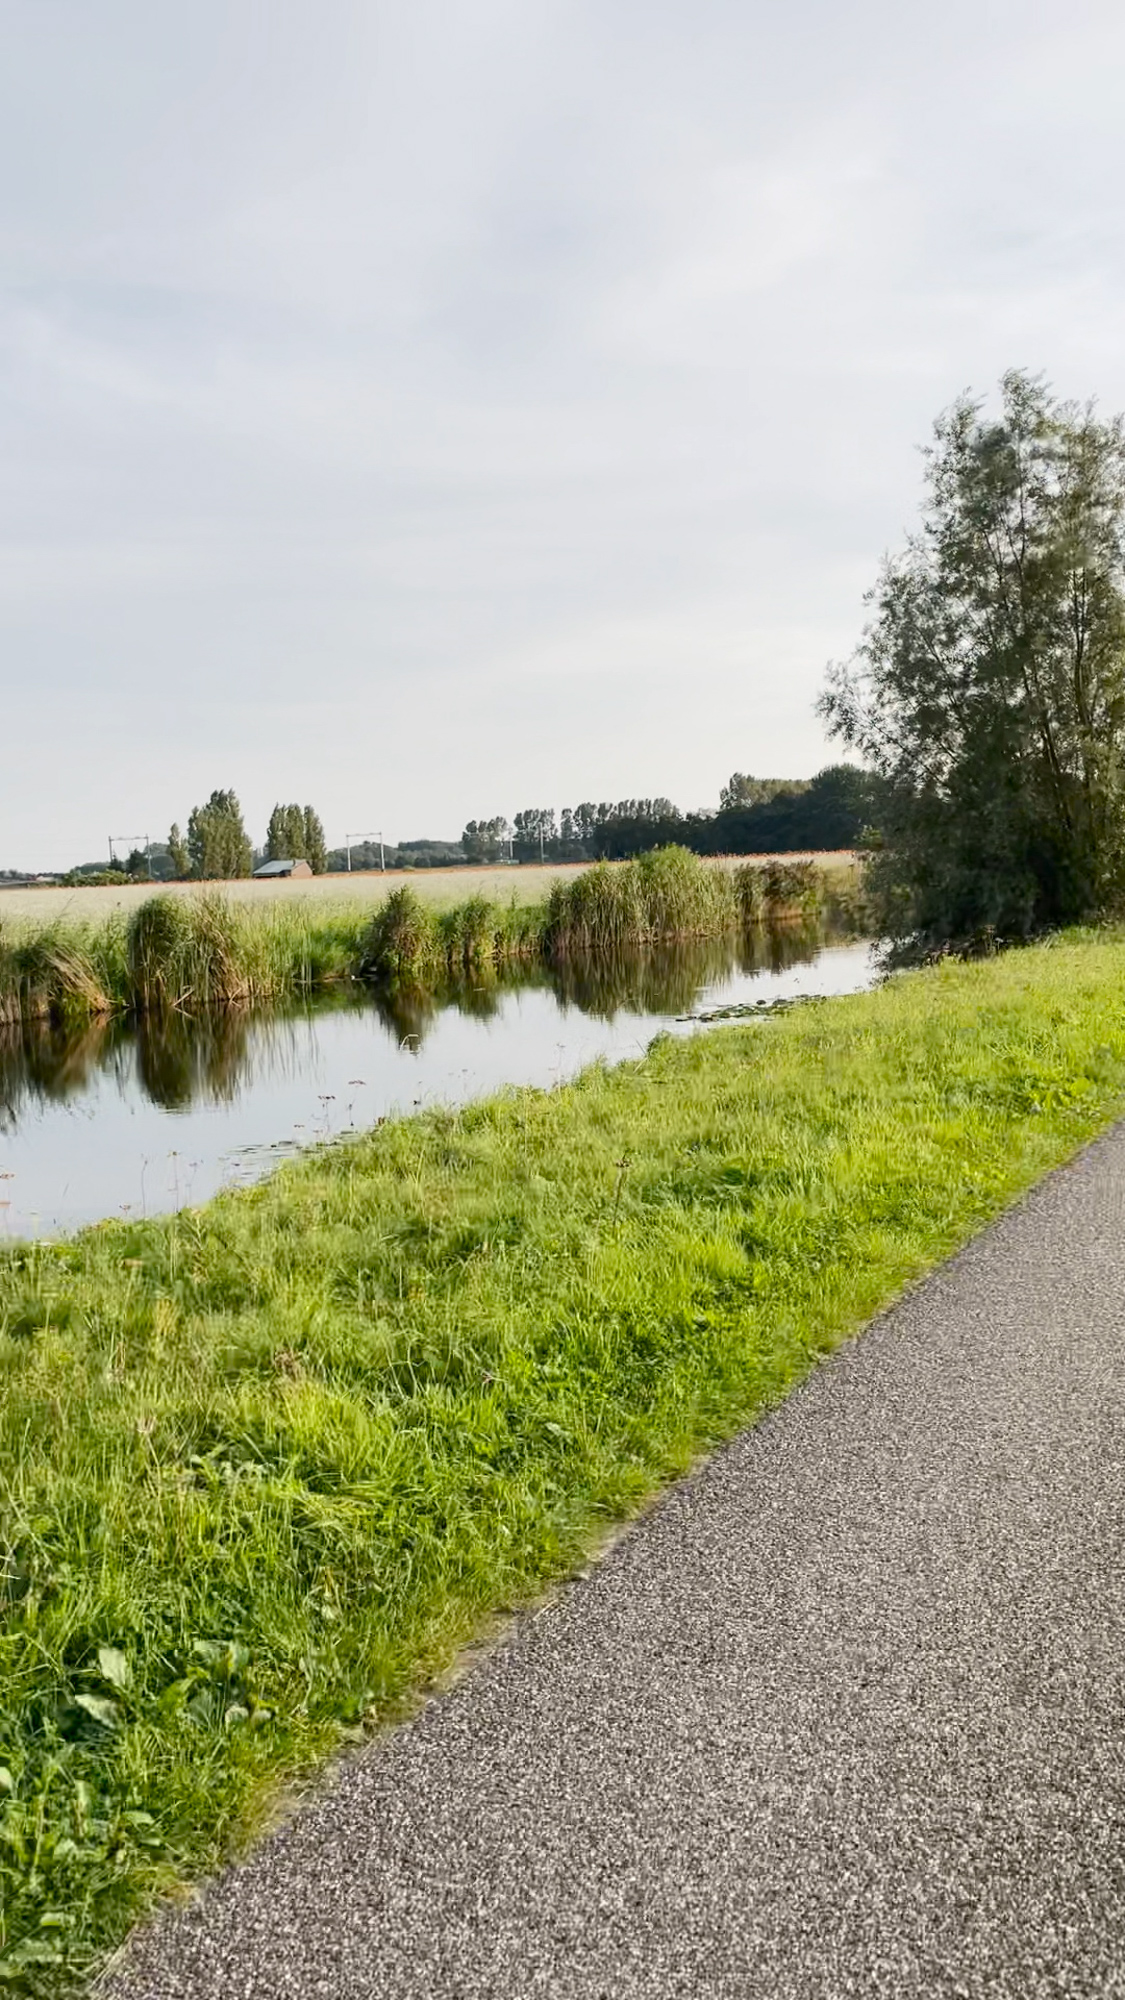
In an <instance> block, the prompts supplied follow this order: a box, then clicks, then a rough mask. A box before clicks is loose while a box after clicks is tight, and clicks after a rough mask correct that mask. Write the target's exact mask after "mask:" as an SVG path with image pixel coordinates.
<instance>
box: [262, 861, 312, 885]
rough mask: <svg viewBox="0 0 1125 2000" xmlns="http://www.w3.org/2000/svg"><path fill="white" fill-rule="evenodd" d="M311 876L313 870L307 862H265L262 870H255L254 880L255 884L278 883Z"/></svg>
mask: <svg viewBox="0 0 1125 2000" xmlns="http://www.w3.org/2000/svg"><path fill="white" fill-rule="evenodd" d="M311 874H312V869H311V868H310V867H309V864H308V862H307V861H264V862H263V863H262V866H261V867H260V868H255V870H254V880H255V882H261V881H270V882H278V881H281V880H283V879H284V880H286V881H288V880H290V879H292V878H293V877H294V876H298V877H302V878H303V877H304V876H306V875H311Z"/></svg>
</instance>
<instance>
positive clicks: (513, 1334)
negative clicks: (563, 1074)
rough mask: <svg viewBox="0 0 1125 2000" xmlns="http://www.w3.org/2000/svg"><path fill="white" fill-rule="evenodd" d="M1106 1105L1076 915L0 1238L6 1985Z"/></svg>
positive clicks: (52, 1959)
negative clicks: (860, 988)
mask: <svg viewBox="0 0 1125 2000" xmlns="http://www.w3.org/2000/svg"><path fill="white" fill-rule="evenodd" d="M1123 1106H1125V942H1122V941H1121V940H1119V939H1104V938H1103V939H1096V938H1085V939H1081V938H1080V939H1073V940H1063V941H1057V942H1056V943H1054V944H1053V945H1051V946H1041V947H1036V948H1034V949H1031V950H1028V951H1023V952H1019V953H1012V954H1009V955H1007V956H1005V957H1001V958H998V959H993V960H990V961H987V962H981V963H976V964H972V965H945V966H941V967H937V968H933V969H931V970H928V971H924V972H917V973H911V974H908V975H905V976H903V977H901V978H899V979H896V980H895V981H893V982H892V983H891V984H890V985H888V986H886V987H884V988H882V989H881V990H879V991H877V992H875V993H870V994H865V995H860V996H856V997H853V998H849V999H844V1000H836V1001H828V1002H812V1003H810V1004H809V1005H808V1006H806V1007H804V1008H803V1009H801V1010H799V1011H797V1012H794V1013H789V1014H784V1015H781V1016H775V1017H773V1018H772V1019H765V1020H760V1021H757V1022H755V1023H752V1024H749V1025H746V1026H740V1027H737V1028H728V1029H719V1030H716V1031H714V1032H711V1033H708V1034H703V1035H699V1036H697V1037H695V1038H694V1039H692V1040H688V1041H673V1040H671V1039H670V1038H666V1037H665V1038H662V1039H660V1040H659V1041H657V1042H656V1043H654V1044H653V1046H652V1047H651V1048H650V1049H649V1051H648V1053H647V1054H646V1055H645V1056H644V1057H643V1058H642V1059H641V1060H639V1061H636V1062H632V1063H628V1064H626V1065H623V1066H622V1067H621V1068H619V1069H616V1070H610V1071H607V1070H605V1069H602V1068H595V1069H593V1070H591V1071H589V1072H588V1073H587V1074H586V1075H585V1076H583V1077H582V1078H580V1079H579V1080H578V1081H577V1082H575V1083H573V1084H570V1085H567V1086H564V1087H562V1088H560V1089H558V1090H555V1091H551V1092H538V1091H521V1092H518V1093H508V1094H506V1095H505V1096H503V1097H501V1098H497V1099H494V1100H492V1101H491V1102H488V1103H484V1104H480V1105H477V1106H475V1107H473V1108H471V1109H468V1110H465V1111H463V1112H461V1113H460V1114H457V1115H452V1114H448V1113H432V1114H427V1115H426V1116H424V1117H421V1118H418V1119H413V1120H404V1121H400V1122H397V1123H390V1124H386V1125H383V1126H381V1127H380V1128H378V1129H377V1130H375V1131H373V1132H371V1133H369V1134H366V1135H364V1136H362V1137H360V1138H357V1139H354V1140H350V1141H346V1142H342V1143H340V1144H338V1145H336V1146H333V1147H330V1148H326V1149H322V1150H321V1151H319V1152H316V1153H313V1154H311V1155H309V1156H307V1157H306V1158H304V1159H303V1160H301V1161H298V1162H295V1163H293V1164H292V1165H289V1166H286V1167H285V1168H283V1169H282V1170H281V1171H280V1172H279V1173H278V1174H277V1175H275V1177H274V1178H273V1179H272V1180H270V1181H268V1182H266V1183H264V1184H263V1185H260V1186H258V1187H255V1188H253V1189H251V1190H247V1191H245V1192H243V1193H240V1194H231V1195H226V1196H223V1197H222V1198H220V1199H219V1200H217V1201H215V1202H212V1203H211V1204H209V1205H208V1206H207V1207H205V1208H203V1209H200V1210H198V1211H194V1212H187V1213H182V1214H180V1215H178V1216H173V1217H166V1218H163V1219H160V1220H154V1221H151V1222H147V1223H142V1222H139V1221H134V1222H116V1221H115V1222H108V1223H105V1224H102V1225H100V1226H98V1227H97V1228H94V1229H90V1230H87V1231H85V1232H84V1233H83V1234H81V1235H80V1236H78V1237H76V1238H75V1239H74V1240H72V1241H67V1242H62V1243H57V1244H38V1245H33V1246H22V1247H21V1246H16V1247H14V1248H10V1249H8V1250H5V1251H3V1252H0V1384H2V1393H0V1679H2V1685H3V1688H4V1691H5V1692H4V1701H3V1704H2V1705H0V1889H2V1891H3V1917H2V1919H0V1977H2V1978H3V1979H4V1980H6V1981H7V1982H8V1990H10V1991H13V1992H16V1993H19V1992H24V1993H34V1994H35V1995H36V1996H38V2000H46V1996H49V1995H53V1994H56V1993H62V1992H64V1991H68V1990H71V1989H72V1988H73V1987H74V1986H75V1985H76V1984H77V1983H78V1982H79V1981H80V1980H81V1978H82V1977H83V1976H84V1974H85V1973H86V1971H88V1969H89V1968H90V1966H91V1965H92V1964H93V1963H94V1962H95V1961H96V1959H97V1957H98V1956H99V1954H100V1953H101V1952H103V1951H104V1950H105V1949H106V1948H108V1947H109V1946H110V1945H112V1944H113V1943H114V1942H116V1940H117V1939H118V1938H119V1937H120V1935H121V1933H122V1930H123V1928H124V1927H125V1926H126V1925H127V1924H128V1922H130V1921H131V1920H132V1919H133V1918H134V1917H135V1916H136V1915H137V1913H138V1912H139V1911H141V1910H142V1909H143V1908H144V1907H145V1906H146V1904H147V1902H148V1901H149V1900H150V1898H151V1897H152V1895H153V1893H154V1892H155V1891H156V1890H157V1889H159V1888H160V1887H161V1886H162V1885H165V1884H167V1883H168V1882H169V1881H170V1880H171V1879H172V1877H174V1876H177V1875H180V1876H182V1875H184V1874H189V1873H192V1872H195V1871H198V1870H200V1869H204V1868H209V1867H212V1866H213V1865H215V1864H216V1863H217V1862H218V1860H219V1859H220V1858H221V1856H222V1855H223V1853H224V1852H226V1851H227V1850H228V1848H229V1845H230V1842H231V1840H232V1838H233V1837H234V1836H235V1835H236V1833H238V1832H240V1831H242V1832H244V1831H245V1830H246V1828H247V1827H248V1826H250V1825H252V1824H253V1823H254V1821H255V1818H256V1815H258V1813H259V1812H260V1811H261V1810H262V1807H263V1801H267V1800H268V1798H269V1797H270V1795H271V1789H272V1788H273V1787H276V1785H277V1784H278V1783H279V1782H280V1781H282V1780H284V1779H285V1778H287V1777H288V1776H290V1775H292V1774H294V1773H296V1772H298V1771H300V1770H302V1769H307V1768H308V1767H309V1766H310V1765H311V1764H313V1763H315V1762H316V1761H317V1760H318V1759H320V1758H322V1757H323V1756H324V1755H325V1754H326V1753H327V1752H328V1751H330V1750H331V1748H332V1747H333V1746H334V1745H336V1744H338V1743H339V1742H340V1740H341V1734H342V1733H343V1732H348V1731H351V1732H353V1733H355V1732H357V1731H362V1730H364V1729H368V1728H370V1727H372V1726H373V1725H375V1724H377V1723H378V1722H379V1721H381V1720H382V1719H384V1718H386V1717H387V1716H389V1715H392V1714H394V1713H395V1712H396V1710H397V1708H398V1707H399V1705H400V1704H401V1703H402V1702H403V1700H404V1699H406V1698H407V1697H408V1696H409V1694H410V1691H411V1690H412V1689H417V1688H418V1687H420V1686H422V1685H424V1683H425V1681H426V1678H427V1676H428V1675H429V1674H431V1673H432V1672H433V1671H435V1670H436V1669H437V1668H439V1667H440V1666H441V1665H442V1664H443V1663H445V1662H447V1661H448V1660H449V1659H450V1658H451V1656H452V1655H453V1654H454V1653H455V1651H456V1649H457V1647H458V1646H459V1645H460V1644H461V1643H462V1642H463V1641H464V1640H465V1639H466V1638H468V1637H469V1636H470V1635H471V1634H472V1633H473V1632H474V1631H477V1630H479V1629H480V1628H481V1626H482V1623H484V1622H485V1621H486V1620H487V1618H488V1617H489V1615H490V1613H493V1612H495V1610H496V1609H497V1608H498V1607H500V1606H504V1605H510V1604H512V1603H513V1602H516V1601H519V1600H520V1599H521V1598H522V1597H525V1596H526V1595H527V1594H528V1593H530V1592H533V1591H534V1590H536V1589H537V1588H538V1587H540V1586H541V1585H542V1583H543V1582H544V1580H546V1579H548V1578H550V1577H553V1576H558V1575H559V1574H561V1573H562V1572H564V1571H566V1570H567V1569H568V1568H569V1567H570V1566H571V1565H573V1564H574V1563H575V1562H577V1561H579V1560H580V1559H581V1556H582V1554H583V1552H584V1551H585V1550H587V1549H588V1548H589V1546H590V1545H591V1543H592V1542H594V1541H596V1539H597V1537H598V1536H599V1534H600V1533H601V1532H602V1531H603V1530H604V1527H605V1524H606V1523H607V1522H608V1521H611V1520H613V1519H615V1518H618V1517H621V1516H624V1515H627V1514H628V1513H629V1512H630V1511H631V1510H632V1509H634V1508H635V1507H636V1506H637V1505H638V1504H639V1503H640V1502H641V1500H642V1499H643V1498H644V1496H645V1495H647V1494H649V1493H651V1492H652V1491H653V1490H654V1489H655V1488H657V1487H659V1485H660V1484H661V1483H662V1482H664V1481H666V1480H667V1479H669V1478H671V1477H673V1476H674V1475H675V1474H676V1473H678V1472H680V1471H682V1470H683V1469H684V1467H685V1466H687V1465H688V1464H689V1463H690V1462H691V1460H692V1457H693V1455H694V1454H696V1453H697V1452H699V1451H700V1450H701V1449H703V1448H705V1447H706V1446H708V1445H709V1444H711V1443H712V1442H713V1441H715V1440H716V1439H718V1438H720V1437H723V1436H726V1435H728V1434H729V1433H730V1432H731V1431H732V1430H733V1429H735V1428H736V1427H737V1426H738V1425H740V1424H743V1423H745V1422H747V1421H749V1420H750V1419H752V1418H753V1417H754V1416H755V1414H756V1413H757V1412H759V1411H760V1410H762V1409H763V1408H764V1407H765V1406H767V1405H769V1404H770V1403H771V1402H773V1401H775V1400H776V1399H777V1398H778V1397H780V1396H781V1395H783V1394H784V1393H785V1392H786V1390H787V1389H788V1388H789V1387H790V1386H791V1385H792V1384H793V1383H794V1382H796V1381H797V1380H798V1379H799V1378H800V1376H801V1375H802V1374H803V1373H804V1372H805V1371H806V1370H807V1368H808V1367H809V1366H810V1365H811V1362H812V1360H813V1359H814V1358H815V1357H816V1356H817V1355H819V1354H821V1353H823V1352H824V1351H825V1350H827V1349H829V1348H831V1347H832V1346H833V1345H834V1344H835V1343H836V1342H838V1341H839V1340H840V1339H841V1338H843V1337H844V1336H846V1335H847V1334H848V1332H849V1331H850V1330H851V1329H853V1328H854V1327H855V1326H856V1325H857V1324H858V1323H860V1322H861V1321H862V1320H863V1319H865V1318H866V1317H867V1316H868V1315H869V1314H871V1313H872V1312H873V1311H875V1310H876V1309H877V1308H878V1307H879V1306H880V1305H882V1304H883V1303H884V1302H885V1301H886V1300H887V1299H888V1298H889V1297H891V1296H892V1295H893V1294H894V1293H895V1292H896V1291H897V1290H898V1288H899V1287H901V1286H902V1285H903V1284H904V1283H905V1282H906V1281H908V1280H909V1279H911V1278H913V1277H915V1276H917V1275H918V1273H919V1272H920V1271H922V1270H923V1269H924V1268H925V1267H926V1266H927V1265H928V1264H930V1263H932V1261H933V1260H934V1259H935V1258H937V1257H939V1256H941V1255H943V1254H944V1253H946V1252H948V1251H949V1250H951V1249H952V1248H953V1247H954V1246H955V1245H956V1244H958V1243H960V1242H962V1241H963V1240H964V1239H965V1237H966V1236H967V1235H968V1234H969V1233H970V1232H971V1231H972V1230H974V1229H976V1228H977V1227H979V1226H980V1224H981V1223H982V1222H983V1221H985V1220H986V1219H987V1218H988V1217H990V1216H992V1215H994V1214H995V1213H996V1212H997V1210H998V1209H999V1208H1000V1207H1001V1206H1002V1204H1003V1203H1004V1202H1005V1201H1007V1200H1008V1199H1009V1198H1010V1197H1012V1196H1013V1195H1014V1194H1015V1193H1016V1192H1017V1191H1018V1190H1020V1189H1022V1188H1023V1187H1025V1186H1027V1185H1028V1183H1029V1182H1030V1181H1031V1180H1033V1179H1034V1178H1035V1176H1036V1175H1038V1174H1040V1173H1042V1172H1043V1171H1044V1170H1045V1169H1046V1168H1048V1167H1050V1166H1052V1165H1054V1164H1055V1163H1056V1162H1058V1161H1060V1160H1062V1159H1064V1158H1065V1157H1066V1156H1067V1155H1068V1154H1069V1153H1071V1152H1072V1151H1073V1150H1074V1148H1075V1147H1076V1146H1077V1145H1078V1144H1079V1143H1080V1142H1081V1141H1082V1140H1083V1139H1085V1138H1086V1137H1088V1136H1089V1135H1090V1134H1092V1133H1093V1132H1095V1131H1096V1130H1098V1128H1099V1127H1100V1126H1102V1125H1103V1124H1104V1123H1105V1122H1106V1120H1108V1119H1109V1118H1111V1117H1113V1116H1116V1115H1118V1114H1119V1113H1120V1111H1121V1109H1122V1107H1123ZM625 1159H627V1160H628V1163H629V1164H628V1170H627V1172H626V1173H625V1174H624V1175H623V1174H622V1169H621V1162H622V1160H625Z"/></svg>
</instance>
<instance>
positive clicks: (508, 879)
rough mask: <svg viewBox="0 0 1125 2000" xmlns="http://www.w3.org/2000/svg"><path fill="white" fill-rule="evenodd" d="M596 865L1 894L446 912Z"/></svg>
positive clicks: (105, 911) (46, 905) (521, 893)
mask: <svg viewBox="0 0 1125 2000" xmlns="http://www.w3.org/2000/svg"><path fill="white" fill-rule="evenodd" d="M743 858H745V859H747V860H750V861H760V862H761V863H762V865H763V866H764V865H765V864H766V862H768V861H815V862H817V863H819V864H820V865H822V866H824V867H826V868H839V867H843V866H847V865H848V864H850V863H852V862H853V861H854V859H855V857H854V855H853V854H851V853H850V852H849V851H848V850H847V849H841V850H840V851H839V852H836V853H831V854H828V853H825V854H819V853H818V854H776V855H770V854H752V855H748V856H745V857H743ZM611 865H621V864H611ZM589 866H590V863H589V862H588V861H575V862H559V863H556V864H554V865H552V866H549V867H543V868H536V867H518V868H411V869H403V870H395V869H388V870H387V872H386V874H383V873H380V872H379V871H378V870H375V871H373V872H371V873H360V872H359V871H358V870H357V871H355V872H353V873H352V874H350V875H347V874H345V875H313V876H312V877H310V878H309V879H307V880H305V881H298V882H269V881H266V882H254V881H249V882H247V881H238V882H166V883H157V882H137V883H130V884H128V885H127V886H125V887H122V888H120V889H119V888H116V887H111V888H95V889H69V888H58V889H4V890H0V923H2V922H3V921H4V918H5V917H18V918H20V919H21V920H23V919H31V920H33V921H35V922H37V923H43V922H46V923H50V922H52V921H53V920H54V919H55V918H59V917H65V918H67V919H68V920H70V919H73V918H75V917H79V918H81V919H82V920H83V921H87V922H96V921H97V920H98V919H99V918H101V917H107V916H110V915H112V913H113V912H114V911H115V910H133V909H135V908H136V907H137V904H138V903H143V902H145V901H147V899H148V897H149V896H151V895H153V894H154V893H156V892H157V891H158V890H162V889H166V890H168V891H169V892H170V893H171V894H172V895H173V896H198V895H200V894H202V893H204V892H206V891H214V890H216V889H218V890H221V891H222V893H223V895H225V896H230V897H231V898H232V899H233V900H235V901H236V902H247V903H253V904H257V905H261V906H263V907H268V906H270V905H273V904H275V903H281V904H285V903H293V902H306V901H307V902H310V903H312V904H313V906H314V908H319V909H325V908H326V907H327V906H328V905H330V904H339V905H340V906H343V905H345V904H346V905H348V906H350V907H352V908H354V907H355V905H356V904H357V903H359V904H377V903H381V902H382V900H383V898H384V896H386V895H388V894H389V893H390V891H391V890H392V889H395V888H397V887H398V886H399V884H400V883H402V882H409V884H410V886H411V888H412V889H413V890H415V892H416V893H417V894H418V895H419V896H421V897H424V898H425V900H426V901H427V902H432V903H434V904H437V905H440V906H442V907H443V908H448V907H449V906H450V905H452V904H455V903H463V902H464V901H465V900H466V898H467V897H469V896H487V897H489V898H490V899H491V900H492V901H494V902H498V903H509V902H512V901H515V902H516V903H538V902H540V901H542V899H543V898H544V897H545V896H546V895H547V894H548V892H549V890H550V887H551V884H552V882H555V881H557V880H558V879H559V878H560V877H562V878H564V879H565V878H569V877H570V876H573V875H580V874H581V873H582V870H583V869H584V868H588V867H589Z"/></svg>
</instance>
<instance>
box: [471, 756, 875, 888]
mask: <svg viewBox="0 0 1125 2000" xmlns="http://www.w3.org/2000/svg"><path fill="white" fill-rule="evenodd" d="M875 810H876V786H875V782H874V781H873V780H872V778H871V777H870V776H869V775H868V773H866V772H864V771H860V770H857V769H856V768H855V767H854V766H853V765H851V764H833V765H830V766H829V767H828V768H827V769H826V770H823V771H820V772H818V774H817V776H816V777H815V778H810V779H801V778H793V779H785V778H752V777H748V776H747V775H746V774H745V773H744V772H742V771H736V772H734V773H733V775H732V776H731V778H730V779H729V780H728V782H727V783H726V784H725V785H724V786H723V788H722V792H721V793H720V800H719V806H718V809H717V811H706V810H703V811H699V812H687V813H685V812H681V811H680V809H679V807H678V806H675V805H673V803H672V801H671V799H666V798H656V799H620V800H618V801H617V803H616V804H611V803H610V802H608V801H603V802H602V803H601V804H599V805H594V804H591V803H589V802H587V803H585V804H583V805H579V806H564V807H563V809H562V811H561V812H560V813H559V814H558V815H556V813H555V809H554V807H553V806H540V807H527V808H525V810H524V811H522V812H518V813H517V814H516V815H515V818H514V819H513V820H512V821H511V822H510V823H509V821H508V820H507V819H505V818H503V817H496V818H493V819H480V820H470V821H469V823H468V825H467V826H466V828H465V831H464V833H463V834H462V836H461V848H462V853H463V856H464V859H465V860H466V861H468V862H478V863H480V862H485V863H487V862H497V861H509V860H510V861H540V860H542V861H602V860H608V861H614V860H624V859H626V858H627V857H628V856H629V855H633V854H642V853H644V852H645V851H646V850H647V849H649V848H652V847H665V846H667V845H668V844H669V843H671V842H675V843H676V844H677V845H678V846H680V847H687V848H690V849H691V850H692V851H693V852H694V853H696V854H770V853H793V852H795V851H797V850H799V849H802V848H833V847H851V846H854V845H855V843H856V842H857V841H858V840H860V839H861V838H862V835H863V833H864V830H865V828H866V827H867V826H868V825H869V824H870V823H871V821H872V819H873V816H874V814H875Z"/></svg>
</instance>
